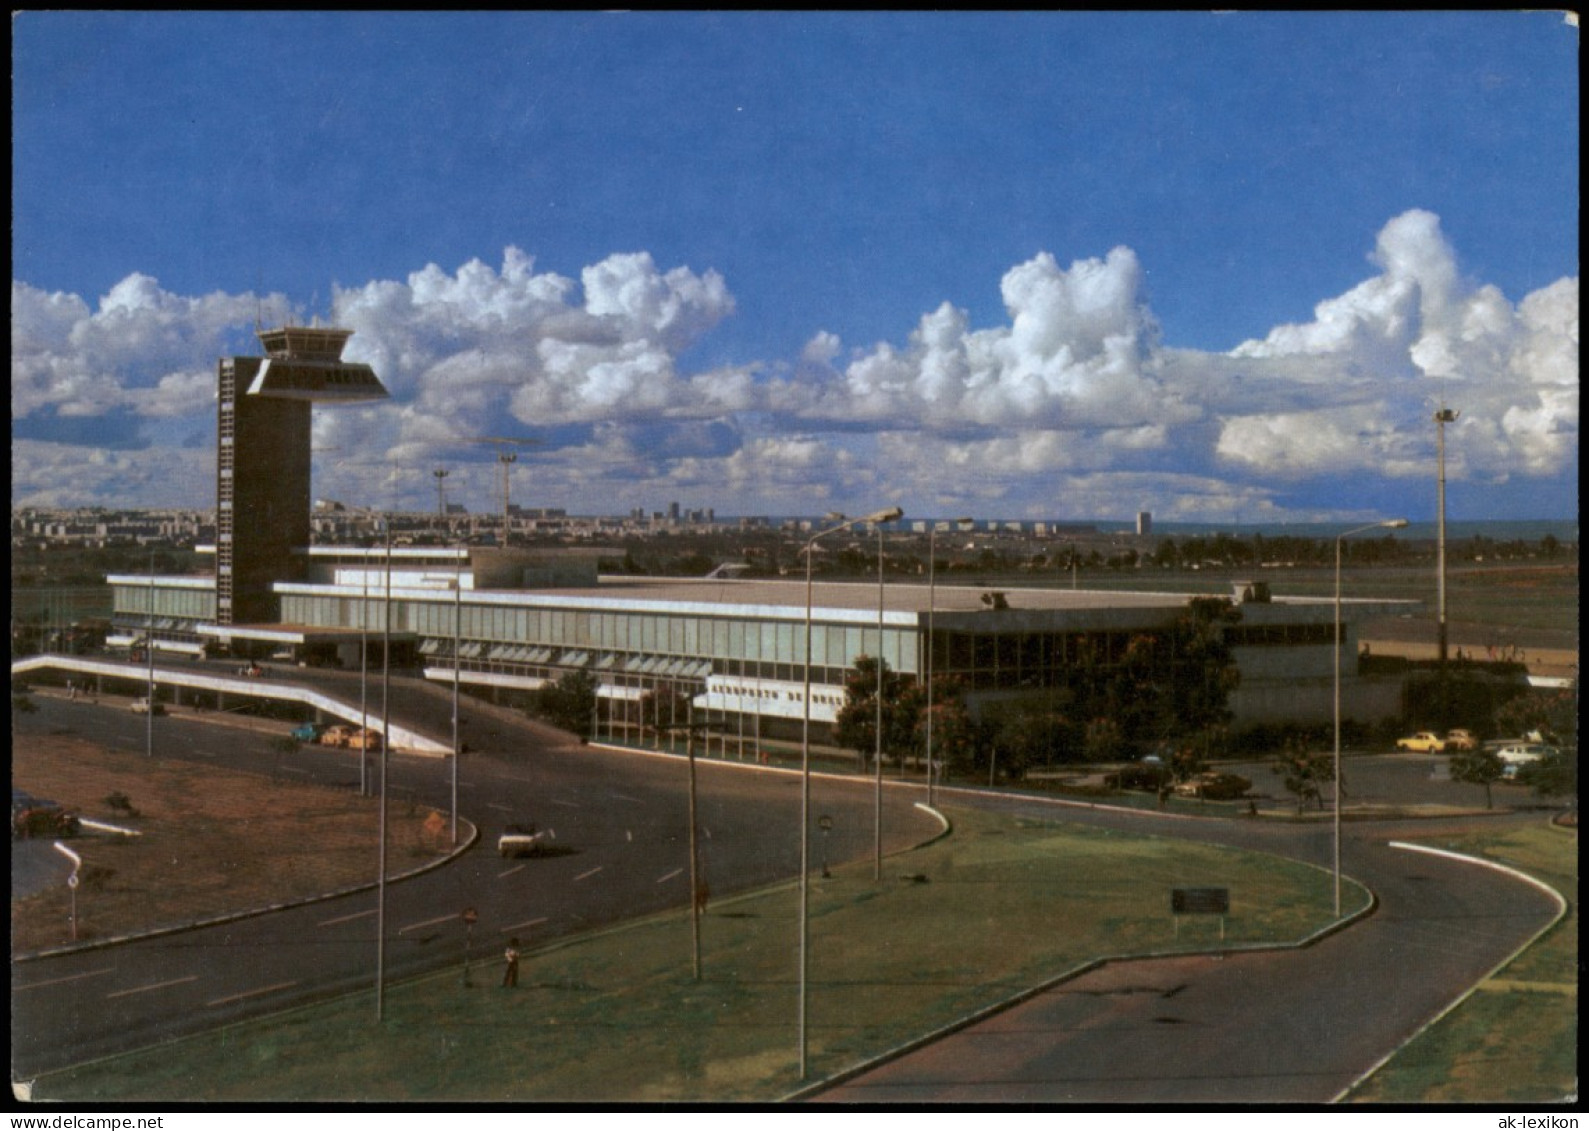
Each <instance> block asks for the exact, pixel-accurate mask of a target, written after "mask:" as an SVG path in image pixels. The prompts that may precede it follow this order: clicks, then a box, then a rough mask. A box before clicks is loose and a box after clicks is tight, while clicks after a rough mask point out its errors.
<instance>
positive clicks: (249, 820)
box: [11, 736, 450, 954]
mask: <svg viewBox="0 0 1589 1131" xmlns="http://www.w3.org/2000/svg"><path fill="white" fill-rule="evenodd" d="M11 774H12V783H13V784H14V785H16V786H17V787H19V788H22V789H25V790H27V791H28V792H29V793H32V794H34V795H36V796H41V797H51V798H54V799H55V800H57V801H59V802H61V803H62V804H63V805H66V806H68V807H69V808H72V809H75V810H76V811H77V812H78V813H79V814H80V815H81V816H83V817H87V818H92V819H94V820H99V821H105V822H107V823H110V824H114V825H117V826H120V827H123V828H129V829H134V830H137V832H138V833H139V834H140V835H139V836H136V837H123V836H114V835H110V836H102V835H89V836H83V837H79V838H77V839H76V840H74V841H73V842H72V847H73V848H74V849H75V850H76V851H77V852H78V853H79V854H80V855H81V856H82V857H83V861H84V865H83V869H82V872H81V886H80V887H79V888H78V896H77V937H78V940H79V941H80V942H87V941H91V940H94V939H102V938H107V937H113V936H117V935H123V934H128V933H135V932H140V931H148V930H154V929H157V928H160V927H170V926H177V925H180V924H183V923H191V922H194V921H196V920H201V919H209V918H214V917H216V916H221V915H226V914H229V913H234V912H239V911H248V910H253V909H255V908H260V907H267V906H270V905H272V904H275V903H280V902H284V901H289V900H294V899H305V898H309V897H312V896H316V895H320V894H323V893H325V892H328V891H334V890H338V889H341V888H347V887H352V886H356V885H358V884H361V883H365V882H370V881H372V880H373V878H374V872H375V863H376V851H377V841H378V837H379V832H378V823H379V819H380V817H379V806H378V803H377V802H376V801H375V800H374V799H372V798H364V797H360V796H358V794H357V793H355V792H352V791H350V790H346V789H332V788H329V787H326V786H317V785H307V784H304V783H300V782H291V781H272V780H270V779H269V778H268V777H265V776H263V775H258V774H248V773H242V772H239V771H235V770H225V769H217V768H215V767H211V766H204V765H198V764H194V763H189V762H178V761H166V760H161V759H155V760H153V761H150V760H149V759H148V758H147V757H145V756H144V755H141V754H128V753H121V752H116V751H110V750H106V749H104V748H103V747H100V746H96V745H94V744H92V743H88V742H84V741H82V740H81V739H75V738H62V737H47V736H18V737H17V739H16V749H15V750H13V752H12V768H11ZM117 794H120V795H122V797H123V798H124V799H125V804H123V805H112V804H110V803H109V801H108V800H107V799H109V798H111V797H113V796H115V795H117ZM448 825H449V823H448V822H447V821H446V819H445V818H444V817H441V816H439V815H437V814H436V813H435V811H434V810H432V809H429V808H426V807H424V806H414V805H411V804H410V803H408V802H407V801H403V800H394V801H393V802H392V805H391V809H390V811H389V813H388V818H387V845H388V848H387V853H388V855H387V860H388V869H389V873H388V874H389V875H396V874H398V873H402V872H407V871H410V870H412V869H413V868H416V867H419V866H421V865H423V864H424V863H425V862H427V861H430V860H434V859H436V858H437V857H439V856H441V855H443V854H445V853H446V852H447V851H448V849H449V847H450V835H449V833H450V830H449V827H448ZM70 942H71V894H70V892H69V890H68V889H67V888H66V886H65V885H64V884H63V885H58V886H56V887H53V888H52V889H50V890H47V891H44V892H41V893H39V894H37V895H32V896H28V897H26V898H22V899H13V900H12V903H11V948H12V953H13V954H25V953H29V952H32V951H37V950H42V949H46V948H49V947H55V946H62V945H66V944H68V943H70Z"/></svg>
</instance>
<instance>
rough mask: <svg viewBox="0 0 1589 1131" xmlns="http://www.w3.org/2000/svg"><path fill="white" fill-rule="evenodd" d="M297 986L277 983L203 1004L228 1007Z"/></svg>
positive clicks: (288, 983) (291, 983)
mask: <svg viewBox="0 0 1589 1131" xmlns="http://www.w3.org/2000/svg"><path fill="white" fill-rule="evenodd" d="M297 984H298V983H297V982H278V983H277V984H276V985H274V986H266V987H265V988H264V989H260V990H245V991H244V992H243V993H240V994H233V995H232V996H231V997H218V998H216V999H215V1000H214V1001H207V1002H205V1003H204V1004H205V1005H208V1006H216V1005H230V1004H231V1003H232V1002H234V1001H246V1000H247V999H249V998H251V997H263V996H264V995H265V994H273V993H275V992H276V991H277V990H290V989H292V988H293V987H294V986H296V985H297Z"/></svg>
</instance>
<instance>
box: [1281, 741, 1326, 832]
mask: <svg viewBox="0 0 1589 1131" xmlns="http://www.w3.org/2000/svg"><path fill="white" fill-rule="evenodd" d="M1274 772H1275V773H1277V774H1279V775H1280V777H1281V781H1282V783H1283V784H1284V785H1285V787H1286V792H1287V793H1292V794H1295V795H1296V799H1297V816H1299V817H1300V816H1301V815H1302V808H1303V806H1304V805H1305V804H1306V803H1307V802H1308V801H1310V800H1311V801H1314V802H1316V803H1317V804H1318V807H1319V808H1320V809H1323V808H1324V791H1323V789H1322V785H1323V783H1324V782H1327V781H1329V782H1333V781H1334V780H1335V755H1334V754H1329V753H1322V752H1321V753H1309V752H1308V751H1306V750H1303V749H1302V748H1300V747H1288V748H1287V750H1286V751H1285V753H1283V754H1282V755H1281V756H1280V759H1279V761H1277V762H1276V763H1275V766H1274ZM1335 803H1336V804H1337V805H1339V804H1340V798H1336V802H1335Z"/></svg>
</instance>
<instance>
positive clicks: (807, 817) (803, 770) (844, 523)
mask: <svg viewBox="0 0 1589 1131" xmlns="http://www.w3.org/2000/svg"><path fill="white" fill-rule="evenodd" d="M904 513H905V512H904V511H902V510H901V509H900V508H899V507H889V508H888V509H887V510H881V511H877V512H876V513H875V514H869V515H865V516H863V517H861V518H851V519H845V518H844V517H843V516H842V515H834V516H831V517H834V518H839V519H841V521H840V522H839V524H838V525H837V526H832V527H829V528H828V529H827V530H820V531H818V532H817V533H815V534H813V535H812V536H811V537H810V538H809V539H808V540H807V541H806V549H805V553H806V662H805V694H804V695H803V696H802V697H801V707H802V714H803V715H804V718H803V720H802V723H801V729H800V1003H799V1013H798V1025H797V1028H798V1029H799V1039H800V1079H802V1080H804V1079H805V1078H806V996H807V994H806V976H807V974H808V972H809V971H810V966H811V920H810V916H809V914H808V912H809V909H810V900H811V554H812V551H813V550H815V549H816V544H817V540H818V539H819V538H823V537H825V536H826V535H829V534H837V533H838V532H839V531H841V530H848V529H849V528H850V527H852V526H858V525H860V524H861V523H865V522H872V523H878V522H893V521H894V520H895V519H897V518H898V517H899V516H900V515H902V514H904Z"/></svg>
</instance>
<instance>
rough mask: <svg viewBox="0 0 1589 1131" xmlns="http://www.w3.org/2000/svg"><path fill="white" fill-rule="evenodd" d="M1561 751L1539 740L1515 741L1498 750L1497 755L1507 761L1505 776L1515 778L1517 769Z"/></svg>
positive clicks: (1503, 774)
mask: <svg viewBox="0 0 1589 1131" xmlns="http://www.w3.org/2000/svg"><path fill="white" fill-rule="evenodd" d="M1557 753H1559V751H1558V750H1557V749H1556V747H1554V746H1546V745H1545V744H1543V743H1539V742H1513V743H1508V744H1507V745H1505V746H1502V747H1501V748H1500V749H1498V750H1496V752H1495V756H1496V757H1497V758H1499V759H1500V760H1501V761H1502V762H1504V763H1505V769H1503V770H1502V771H1501V775H1502V776H1503V777H1508V778H1515V777H1516V776H1517V771H1518V770H1519V769H1521V768H1522V767H1523V766H1526V765H1528V764H1529V763H1530V762H1537V761H1539V760H1540V759H1541V758H1548V757H1551V756H1552V755H1554V754H1557Z"/></svg>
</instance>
